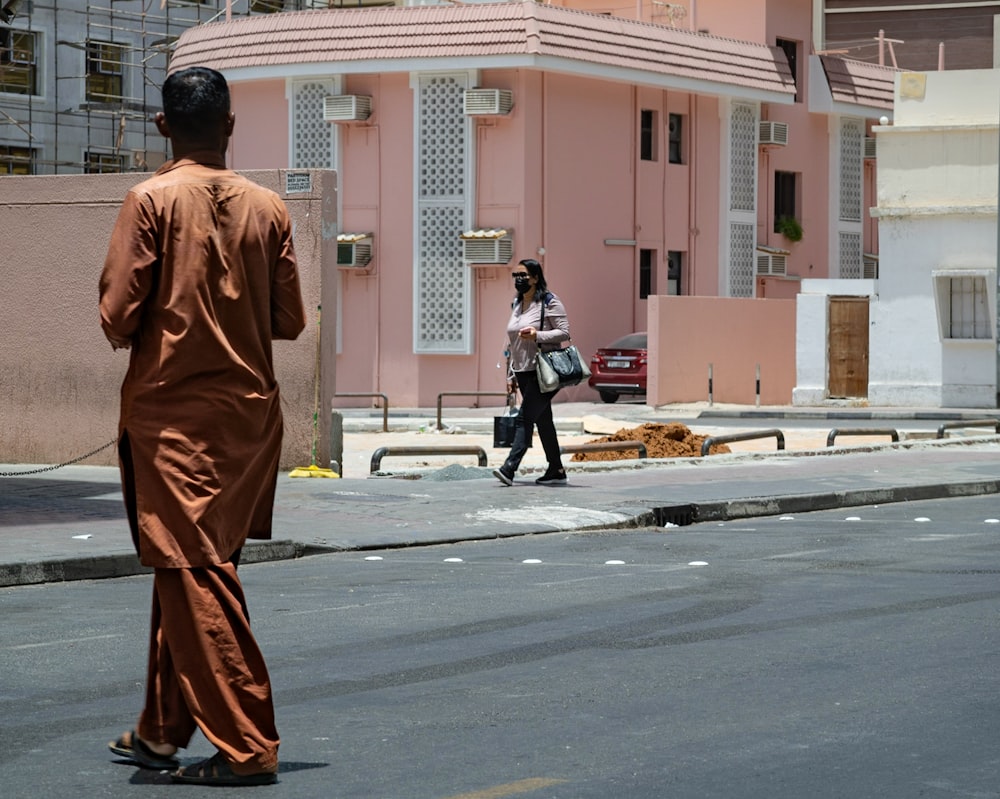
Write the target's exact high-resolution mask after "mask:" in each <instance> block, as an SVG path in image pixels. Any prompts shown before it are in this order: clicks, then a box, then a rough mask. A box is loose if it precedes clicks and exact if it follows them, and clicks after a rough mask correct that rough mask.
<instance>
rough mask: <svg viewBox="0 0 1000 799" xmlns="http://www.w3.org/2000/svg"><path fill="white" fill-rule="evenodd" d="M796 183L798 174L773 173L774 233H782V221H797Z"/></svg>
mask: <svg viewBox="0 0 1000 799" xmlns="http://www.w3.org/2000/svg"><path fill="white" fill-rule="evenodd" d="M797 183H798V173H796V172H778V171H775V173H774V232H775V233H781V232H782V228H783V225H782V220H784V219H797V218H798V211H797V210H796V207H795V206H796V194H797V192H796V184H797Z"/></svg>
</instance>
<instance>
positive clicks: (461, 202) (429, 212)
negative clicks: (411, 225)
mask: <svg viewBox="0 0 1000 799" xmlns="http://www.w3.org/2000/svg"><path fill="white" fill-rule="evenodd" d="M468 86H469V79H468V77H467V76H466V75H425V76H421V77H420V79H419V82H418V93H417V98H418V99H417V102H418V108H417V165H416V170H417V180H416V184H417V263H416V275H415V280H414V284H415V298H414V303H415V307H414V316H415V338H416V341H415V347H414V349H415V350H416V352H425V353H430V352H437V353H449V352H452V353H466V352H469V351H470V349H471V286H470V270H469V268H468V267H467V266H466V265H465V263H464V262H463V261H462V247H461V242H460V240H459V235H460V234H461V233H462V231H463V230H466V229H468V227H470V225H469V223H468V220H467V219H466V212H465V208H466V197H467V196H468V194H469V187H468V186H467V185H466V181H467V180H468V177H467V175H468V170H467V169H466V161H467V157H468V155H467V154H468V151H469V123H468V120H467V118H466V116H465V114H464V113H463V109H462V97H463V94H464V92H465V90H466V88H468Z"/></svg>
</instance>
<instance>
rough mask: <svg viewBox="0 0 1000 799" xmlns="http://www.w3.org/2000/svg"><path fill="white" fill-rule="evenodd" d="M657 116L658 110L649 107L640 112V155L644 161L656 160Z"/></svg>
mask: <svg viewBox="0 0 1000 799" xmlns="http://www.w3.org/2000/svg"><path fill="white" fill-rule="evenodd" d="M656 117H657V114H656V112H655V111H651V110H649V109H648V108H644V109H642V112H641V114H640V118H641V132H640V139H639V157H640V158H641V159H642V160H643V161H655V160H656V144H657V142H656Z"/></svg>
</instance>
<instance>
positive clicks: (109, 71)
mask: <svg viewBox="0 0 1000 799" xmlns="http://www.w3.org/2000/svg"><path fill="white" fill-rule="evenodd" d="M124 59H125V48H124V47H122V46H121V45H119V44H112V43H111V42H95V41H88V42H87V99H88V100H94V101H95V102H98V103H110V102H116V101H119V100H121V99H122V75H123V73H124V63H123V62H124Z"/></svg>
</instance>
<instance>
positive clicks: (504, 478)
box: [493, 466, 514, 486]
mask: <svg viewBox="0 0 1000 799" xmlns="http://www.w3.org/2000/svg"><path fill="white" fill-rule="evenodd" d="M493 476H494V477H495V478H496V479H497V480H499V481H500V482H501V483H503V484H504V485H505V486H512V485H514V475H512V474H508V473H507V472H506V471H504V468H503V466H501V467H500V468H499V469H494V470H493Z"/></svg>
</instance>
